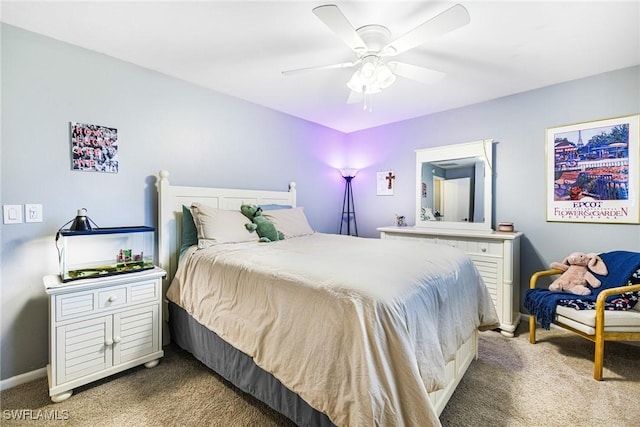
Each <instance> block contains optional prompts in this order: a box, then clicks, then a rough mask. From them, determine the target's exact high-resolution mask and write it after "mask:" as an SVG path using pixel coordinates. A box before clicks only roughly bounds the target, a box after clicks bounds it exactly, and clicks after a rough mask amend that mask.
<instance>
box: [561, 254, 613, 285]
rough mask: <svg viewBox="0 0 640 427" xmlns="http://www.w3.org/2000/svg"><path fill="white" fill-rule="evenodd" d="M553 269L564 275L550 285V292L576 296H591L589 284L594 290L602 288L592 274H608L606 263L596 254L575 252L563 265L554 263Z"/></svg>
mask: <svg viewBox="0 0 640 427" xmlns="http://www.w3.org/2000/svg"><path fill="white" fill-rule="evenodd" d="M551 268H556V269H558V270H562V271H563V272H564V273H562V275H561V276H560V277H558V278H557V279H556V280H554V281H553V283H551V285H549V290H550V291H556V292H571V293H573V294H576V295H590V294H591V289H589V288H588V287H587V283H588V284H589V285H591V286H592V287H593V288H597V287H599V286H600V280H598V278H597V277H596V276H594V275H593V274H592V273H591V272H593V273H596V274H600V275H602V276H606V275H607V274H608V271H607V266H606V265H605V264H604V261H602V258H600V257H599V256H598V255H596V254H594V253H588V254H585V253H583V252H574V253H572V254H570V255H569V256H567V257H566V258H565V259H564V261H562V263H559V262H555V261H554V262H552V263H551ZM589 270H591V271H589Z"/></svg>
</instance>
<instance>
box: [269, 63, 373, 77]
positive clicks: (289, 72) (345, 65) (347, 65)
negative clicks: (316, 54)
mask: <svg viewBox="0 0 640 427" xmlns="http://www.w3.org/2000/svg"><path fill="white" fill-rule="evenodd" d="M360 62H361V61H355V62H343V63H342V64H331V65H319V66H317V67H307V68H297V69H295V70H287V71H283V72H282V74H284V75H285V76H290V75H292V74H300V73H306V72H308V71H319V70H333V69H336V68H351V67H354V66H356V65H358V64H359V63H360Z"/></svg>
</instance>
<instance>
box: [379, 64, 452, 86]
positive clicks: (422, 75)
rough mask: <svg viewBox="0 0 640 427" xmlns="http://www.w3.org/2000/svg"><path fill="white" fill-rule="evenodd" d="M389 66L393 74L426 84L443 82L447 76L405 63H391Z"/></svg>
mask: <svg viewBox="0 0 640 427" xmlns="http://www.w3.org/2000/svg"><path fill="white" fill-rule="evenodd" d="M387 65H388V66H389V69H390V70H391V72H392V73H394V74H397V75H398V76H401V77H404V78H407V79H411V80H415V81H417V82H420V83H425V84H433V83H436V82H438V81H440V80H442V79H443V78H444V76H445V75H446V74H445V73H443V72H442V71H436V70H430V69H429V68H424V67H418V66H417V65H411V64H405V63H404V62H395V61H393V62H389V63H388V64H387Z"/></svg>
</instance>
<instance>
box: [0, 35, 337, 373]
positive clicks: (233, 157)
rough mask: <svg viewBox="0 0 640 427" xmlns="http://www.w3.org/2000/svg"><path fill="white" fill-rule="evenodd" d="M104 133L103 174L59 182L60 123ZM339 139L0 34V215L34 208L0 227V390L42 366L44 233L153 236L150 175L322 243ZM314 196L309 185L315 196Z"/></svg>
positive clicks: (49, 259)
mask: <svg viewBox="0 0 640 427" xmlns="http://www.w3.org/2000/svg"><path fill="white" fill-rule="evenodd" d="M70 121H78V122H81V123H90V124H99V125H103V126H109V127H115V128H117V129H118V141H119V143H120V150H119V157H120V171H119V173H117V174H105V173H95V172H93V173H92V172H77V171H75V172H74V171H71V166H70V142H69V122H70ZM344 140H345V135H344V134H342V133H340V132H337V131H334V130H331V129H328V128H325V127H322V126H319V125H316V124H313V123H310V122H307V121H304V120H300V119H297V118H294V117H292V116H289V115H285V114H281V113H278V112H275V111H273V110H270V109H266V108H263V107H260V106H258V105H255V104H251V103H248V102H245V101H242V100H239V99H236V98H232V97H229V96H225V95H223V94H220V93H217V92H213V91H210V90H206V89H203V88H201V87H197V86H194V85H192V84H189V83H185V82H183V81H179V80H176V79H174V78H170V77H168V76H165V75H162V74H159V73H156V72H153V71H150V70H147V69H143V68H140V67H137V66H134V65H131V64H129V63H125V62H122V61H118V60H115V59H113V58H110V57H107V56H105V55H101V54H99V53H96V52H91V51H87V50H84V49H80V48H77V47H74V46H71V45H68V44H64V43H60V42H58V41H55V40H53V39H50V38H45V37H41V36H39V35H36V34H33V33H30V32H26V31H23V30H21V29H18V28H15V27H11V26H8V25H2V146H1V148H2V150H1V151H2V171H1V174H2V193H1V199H2V205H5V204H20V205H22V204H25V203H41V204H42V205H43V210H44V222H43V223H29V224H25V223H23V224H15V225H4V224H3V225H2V226H1V230H2V236H1V239H2V255H1V265H2V272H1V280H2V282H1V284H0V294H1V302H0V304H2V307H1V308H2V310H1V319H0V327H1V328H2V331H1V333H2V335H1V337H2V346H1V347H2V350H1V351H2V353H1V356H0V357H1V358H0V366H1V372H0V378H2V379H6V378H10V377H12V376H15V375H18V374H21V373H24V372H29V371H32V370H34V369H39V368H42V367H43V366H45V364H46V363H47V359H48V355H47V347H48V342H47V304H46V301H47V297H46V294H45V293H44V290H43V285H42V276H43V275H44V274H48V273H56V272H57V271H58V266H57V253H56V250H55V245H54V235H55V232H56V230H57V229H58V228H59V227H60V226H62V225H63V224H65V223H66V222H67V221H68V220H69V219H71V218H72V217H73V216H75V212H76V209H77V208H80V207H85V208H87V209H88V213H89V216H90V217H91V218H92V219H93V220H94V221H95V222H96V223H97V224H98V225H99V226H101V227H108V226H120V225H152V226H153V225H156V210H155V200H156V190H155V187H154V185H155V176H156V174H157V172H158V171H159V170H160V169H167V170H169V172H170V174H171V175H170V177H169V178H170V181H171V182H172V183H174V184H178V185H197V186H218V187H234V188H256V189H282V190H286V189H287V186H288V183H289V182H290V181H296V182H297V188H298V203H299V205H301V206H305V207H306V209H307V215H308V218H309V222H310V223H311V225H312V226H313V227H314V228H315V229H316V230H319V231H325V232H336V230H337V227H338V223H339V220H340V216H339V212H340V209H341V202H342V189H343V182H342V178H341V177H340V175H339V173H338V172H337V171H336V169H335V167H336V166H343V163H344V159H343V158H342V156H344V148H343V147H344ZM318 183H322V185H319V184H318Z"/></svg>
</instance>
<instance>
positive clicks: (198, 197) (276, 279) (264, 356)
mask: <svg viewBox="0 0 640 427" xmlns="http://www.w3.org/2000/svg"><path fill="white" fill-rule="evenodd" d="M168 177H169V173H168V172H167V171H160V173H159V179H158V183H157V185H158V192H159V194H158V214H159V226H158V258H159V264H160V266H161V267H162V268H164V269H165V270H166V271H167V278H166V280H165V283H164V290H165V292H166V296H167V307H166V310H165V319H168V323H167V330H166V332H165V337H168V336H170V339H171V340H172V341H174V342H175V343H177V344H178V345H179V346H180V347H182V348H184V349H185V350H187V351H189V352H190V353H192V354H193V355H194V356H195V357H196V358H198V359H199V360H200V361H202V362H203V363H204V364H205V365H207V366H208V367H210V368H211V369H213V370H214V371H216V372H217V373H218V374H220V375H221V376H222V377H224V378H226V379H227V380H229V381H230V382H231V383H233V384H234V385H235V386H237V387H238V388H239V389H241V390H243V391H245V392H247V393H250V394H251V395H253V396H254V397H256V398H258V399H259V400H261V401H263V402H265V403H266V404H267V405H269V406H270V407H272V408H274V409H275V410H277V411H278V412H280V413H282V414H284V415H285V416H287V417H288V418H290V419H291V420H292V421H293V422H295V423H296V424H298V425H313V426H331V425H339V426H373V425H388V426H403V425H406V426H411V425H421V426H429V425H439V424H440V422H439V420H438V416H439V414H440V413H441V412H442V410H443V409H444V406H445V405H446V403H447V401H448V399H449V398H450V396H451V395H452V393H453V391H454V390H455V387H456V386H457V384H458V383H459V381H460V379H461V378H462V376H463V374H464V373H465V371H466V370H467V368H468V366H469V364H470V363H471V361H472V360H473V358H474V357H475V356H476V355H477V331H478V330H484V329H491V328H495V327H497V325H498V318H497V315H496V312H495V308H494V306H493V303H492V301H491V297H490V296H489V294H488V291H487V289H486V287H485V286H484V284H483V283H482V279H481V278H480V276H479V274H478V272H477V271H476V269H475V266H474V265H473V263H472V262H471V260H470V259H469V258H468V256H467V255H465V254H464V253H463V252H462V251H459V250H458V249H456V248H451V247H443V246H436V245H431V244H426V243H421V242H417V243H415V244H414V243H411V242H404V241H391V240H384V239H364V238H357V237H351V236H342V235H333V234H324V233H317V232H315V231H313V230H312V229H311V228H310V227H309V225H308V222H306V217H305V216H304V210H303V209H302V208H299V207H297V206H296V187H295V183H291V184H290V186H289V190H288V191H265V190H247V189H224V188H203V187H185V186H172V185H170V183H169V179H168ZM242 204H256V205H259V206H264V207H265V209H267V206H269V207H276V208H281V209H275V210H273V211H269V210H265V211H264V212H263V213H264V214H265V216H267V217H268V219H270V220H271V221H272V222H274V223H275V224H276V226H277V227H278V228H279V229H281V230H283V231H284V232H285V236H286V237H287V238H286V239H284V240H281V241H278V242H272V243H260V242H258V241H257V236H255V237H252V238H250V239H244V238H240V240H241V241H236V240H237V239H236V240H234V239H233V238H231V237H229V238H228V239H227V237H224V236H222V234H224V233H227V232H229V233H233V232H235V231H237V229H238V228H240V227H239V225H238V224H237V221H238V218H237V214H236V213H237V212H239V208H240V206H241V205H242ZM185 207H192V209H190V210H189V209H186V210H185ZM183 213H184V214H185V217H184V218H183ZM189 213H191V214H193V217H194V222H195V223H196V228H197V233H198V239H197V244H196V245H191V246H188V247H182V240H183V235H184V236H186V234H187V231H186V230H183V225H182V224H183V220H184V219H186V216H188V214H189ZM227 216H228V217H227ZM221 218H223V220H222V219H221ZM220 221H223V222H224V225H225V226H224V227H222V226H221V223H220ZM229 221H236V222H234V223H233V224H234V225H233V226H229V224H231V222H229ZM245 222H246V221H245ZM185 224H187V223H185ZM207 227H208V228H207ZM231 230H234V231H231ZM242 231H243V232H244V233H245V235H248V234H250V233H248V232H247V231H246V230H242ZM190 233H191V231H189V234H190ZM216 233H217V234H216ZM221 236H222V237H221ZM216 239H217V240H216ZM229 239H230V240H229Z"/></svg>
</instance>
